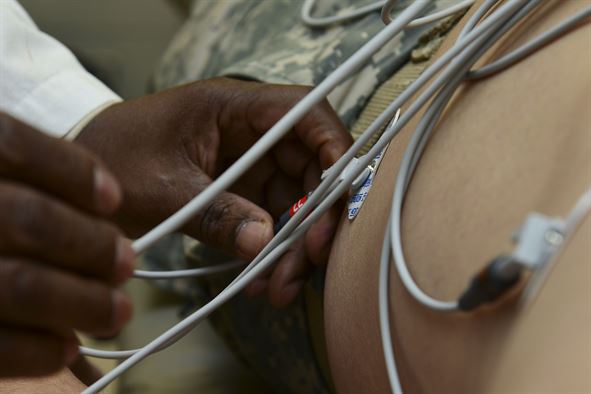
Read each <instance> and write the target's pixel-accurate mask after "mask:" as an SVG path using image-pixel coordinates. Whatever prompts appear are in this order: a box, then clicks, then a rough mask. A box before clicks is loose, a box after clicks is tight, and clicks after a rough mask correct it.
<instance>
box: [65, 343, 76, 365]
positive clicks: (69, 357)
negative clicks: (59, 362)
mask: <svg viewBox="0 0 591 394" xmlns="http://www.w3.org/2000/svg"><path fill="white" fill-rule="evenodd" d="M78 346H79V345H78V341H68V342H66V349H65V352H64V353H65V358H66V365H70V364H72V363H73V362H74V361H76V359H77V358H78V354H79V349H78Z"/></svg>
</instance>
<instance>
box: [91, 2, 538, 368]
mask: <svg viewBox="0 0 591 394" xmlns="http://www.w3.org/2000/svg"><path fill="white" fill-rule="evenodd" d="M524 1H527V0H512V1H511V2H510V3H509V4H507V5H505V6H503V7H501V8H500V9H499V14H500V15H504V14H505V13H507V12H511V11H512V10H513V9H514V8H515V7H516V6H517V5H518V4H520V3H523V2H524ZM492 19H494V18H491V20H487V21H485V22H483V23H482V24H481V25H479V26H478V27H477V28H476V29H475V30H474V31H473V32H471V34H468V35H467V36H466V38H465V40H464V41H463V42H462V43H459V44H458V45H455V46H454V47H453V48H451V49H450V50H449V51H448V52H446V53H445V54H444V56H442V58H441V59H439V60H438V61H436V62H435V63H434V64H432V65H431V66H430V67H429V68H428V69H427V70H426V71H425V72H424V73H423V74H422V75H421V76H420V77H419V78H418V79H417V80H415V81H414V82H413V83H412V84H411V86H410V87H409V89H407V91H405V92H403V94H401V95H400V96H399V97H398V98H397V99H396V100H395V101H394V103H392V104H391V105H390V106H389V107H388V108H387V110H386V111H384V113H382V114H381V115H380V116H379V117H378V118H377V119H376V120H375V121H374V122H373V123H372V125H370V127H369V128H368V130H366V132H364V134H363V135H362V136H361V137H360V138H359V139H358V140H357V141H356V142H355V144H354V145H353V146H352V147H351V149H350V150H349V151H348V152H347V153H346V154H345V155H344V156H343V157H342V158H341V159H340V160H339V161H338V162H337V163H335V165H334V166H333V167H337V168H335V170H336V171H335V172H334V173H332V174H330V175H329V176H327V178H326V179H325V181H323V182H327V183H328V184H330V183H332V182H334V180H335V179H336V177H337V176H338V173H339V172H340V171H342V169H343V168H344V166H345V163H346V161H347V160H349V159H350V157H347V155H349V156H351V157H352V156H354V155H355V154H356V152H357V151H358V150H359V149H361V148H362V147H363V146H364V145H365V143H366V142H367V140H369V139H370V138H371V135H372V134H371V133H373V132H376V131H377V130H378V129H379V128H380V126H381V124H383V123H384V122H385V121H386V120H387V117H388V116H392V114H393V112H395V110H396V108H395V107H396V106H398V105H402V104H403V103H404V102H405V101H406V100H408V99H409V98H410V97H411V96H412V95H413V94H414V92H415V91H416V90H418V88H420V87H421V86H423V85H424V84H425V83H426V82H427V81H428V80H429V79H430V78H431V77H432V76H433V75H434V74H436V73H437V71H438V70H439V69H440V68H441V67H443V66H444V65H445V63H446V62H447V61H449V60H450V59H452V58H453V57H454V56H455V55H456V54H457V53H459V51H460V50H462V49H463V48H464V47H465V46H467V45H468V44H470V43H471V42H472V41H474V40H475V39H477V38H478V37H479V34H481V33H482V32H484V31H486V30H487V29H488V28H490V27H491V26H495V24H496V23H498V21H493V20H492ZM443 82H444V80H443V79H442V78H441V77H439V78H438V80H437V81H436V82H435V83H434V84H433V86H431V87H430V88H429V89H427V91H426V92H424V93H423V95H422V96H421V97H420V98H419V99H418V100H417V102H415V103H413V105H411V107H410V108H409V111H408V112H409V113H407V114H405V116H403V117H402V118H401V119H400V120H399V123H400V125H399V124H396V125H394V126H395V127H393V128H392V129H391V130H386V131H385V132H384V134H383V135H382V136H381V138H380V139H379V140H378V143H376V145H374V147H372V150H370V152H369V153H368V154H367V155H366V159H367V162H366V163H363V164H362V166H364V165H367V164H368V163H369V161H370V160H371V157H372V156H375V155H376V154H377V152H379V151H380V150H381V149H382V148H383V146H385V144H387V143H388V142H389V140H390V139H392V138H393V137H394V136H395V135H396V134H397V133H398V131H399V130H400V129H401V127H402V126H403V125H404V124H405V123H406V122H408V120H410V118H411V117H412V116H410V115H409V114H410V113H412V114H414V113H415V112H416V111H417V110H418V109H420V107H421V106H422V105H423V104H424V103H425V102H426V101H427V100H428V97H429V95H431V94H433V93H434V92H435V91H436V90H437V88H438V87H439V86H441V85H442V83H443ZM419 102H420V104H419ZM339 164H340V165H341V168H338V167H339ZM361 169H362V167H360V171H361ZM357 175H358V174H351V177H352V179H349V180H348V181H349V182H350V181H352V180H353V179H354V176H357ZM331 177H332V179H331ZM320 189H321V187H319V188H317V189H316V191H315V193H313V195H312V196H311V198H310V201H311V202H312V200H313V199H314V194H316V193H317V192H320V191H321V190H320ZM344 190H346V189H344V188H343V189H341V191H340V193H342V192H343V191H344ZM335 196H336V198H338V196H337V195H335ZM328 200H330V199H327V200H326V201H323V203H321V204H320V206H323V205H324V209H326V208H327V207H328V206H329V205H327V204H325V203H326V202H327V201H328ZM333 201H336V200H333ZM310 206H313V203H310ZM320 206H319V208H320ZM305 208H309V207H308V204H306V205H305V206H304V207H302V209H301V210H300V211H298V213H297V214H296V215H295V216H294V217H293V218H292V220H290V221H289V222H288V224H287V225H286V226H285V227H284V230H287V229H288V227H289V226H290V225H292V226H293V225H297V224H295V223H296V219H298V217H297V216H298V215H299V214H300V213H301V214H305V212H304V211H305ZM301 216H303V215H300V218H301ZM311 217H312V215H311ZM292 221H293V222H294V223H293V224H292V223H291V222H292ZM282 231H283V230H282ZM279 235H280V234H278V236H279ZM276 238H277V237H276ZM274 241H275V238H274V239H273V240H272V241H271V242H274ZM268 246H270V245H268ZM261 254H262V252H261ZM257 259H258V260H259V261H260V255H259V256H257V258H256V259H255V261H253V262H252V263H251V265H249V267H248V268H247V269H249V268H251V267H252V266H253V265H255V263H256V262H257ZM265 268H266V267H265ZM257 272H258V270H257ZM241 275H242V274H241ZM222 293H223V292H222ZM222 293H220V295H219V296H221V294H222ZM213 301H217V300H216V299H214V300H213ZM164 343H166V342H162V343H160V345H163V344H164ZM82 350H83V351H84V352H85V353H86V354H88V355H91V353H92V352H93V351H94V350H93V349H84V348H83V349H82ZM122 352H125V351H119V352H112V353H115V354H117V355H114V357H116V358H117V357H120V355H121V353H122ZM107 353H109V352H102V354H103V355H102V357H108V356H106V355H105V354H107ZM126 354H129V353H126Z"/></svg>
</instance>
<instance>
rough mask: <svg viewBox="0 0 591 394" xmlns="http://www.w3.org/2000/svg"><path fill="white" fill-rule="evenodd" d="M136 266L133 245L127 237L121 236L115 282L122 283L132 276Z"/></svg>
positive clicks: (118, 241)
mask: <svg viewBox="0 0 591 394" xmlns="http://www.w3.org/2000/svg"><path fill="white" fill-rule="evenodd" d="M134 267H135V252H134V251H133V248H132V247H131V241H130V240H128V239H127V238H123V237H119V239H118V240H117V252H116V255H115V282H116V283H122V282H125V281H126V280H127V279H129V278H131V276H132V275H133V270H134Z"/></svg>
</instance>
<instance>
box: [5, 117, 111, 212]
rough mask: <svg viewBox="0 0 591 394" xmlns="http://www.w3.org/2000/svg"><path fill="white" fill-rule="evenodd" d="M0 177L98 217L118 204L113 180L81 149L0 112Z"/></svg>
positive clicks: (96, 161)
mask: <svg viewBox="0 0 591 394" xmlns="http://www.w3.org/2000/svg"><path fill="white" fill-rule="evenodd" d="M0 176H2V177H4V178H8V179H12V180H15V181H18V182H22V183H27V184H30V185H32V186H35V187H38V188H40V189H42V190H44V191H46V192H47V193H49V194H52V195H54V196H56V197H59V198H60V199H63V200H65V201H67V202H68V203H71V204H73V205H76V206H78V207H80V208H82V209H84V210H88V211H90V212H93V213H98V214H109V213H112V212H113V211H114V210H115V209H116V208H117V207H118V206H119V204H120V202H121V190H120V188H119V185H118V183H117V181H116V180H115V178H114V177H113V176H112V175H111V174H110V172H109V171H107V169H106V168H105V167H104V166H103V165H102V164H100V163H99V161H98V160H97V159H96V158H95V157H94V156H93V155H91V154H90V153H88V152H86V151H85V150H83V149H82V148H80V147H78V146H76V145H74V144H71V143H68V142H66V141H62V140H59V139H56V138H52V137H49V136H47V135H45V134H43V133H41V132H39V131H36V130H34V129H33V128H31V127H29V126H27V125H25V124H23V123H21V122H19V121H17V120H15V119H13V118H11V117H9V116H8V115H6V114H3V113H0Z"/></svg>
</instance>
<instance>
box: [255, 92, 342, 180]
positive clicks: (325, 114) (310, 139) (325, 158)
mask: <svg viewBox="0 0 591 394" xmlns="http://www.w3.org/2000/svg"><path fill="white" fill-rule="evenodd" d="M310 90H311V89H310V88H309V87H304V86H291V87H289V88H286V87H285V86H281V85H259V86H258V92H257V95H256V96H255V97H254V98H253V99H251V101H250V102H249V106H248V113H247V115H246V116H247V121H248V124H250V125H252V126H253V127H255V128H256V129H257V131H259V132H260V133H264V132H266V131H267V130H268V129H270V128H271V127H272V126H273V125H274V124H275V123H276V122H277V121H278V120H279V119H281V117H282V116H283V115H284V114H285V113H286V112H288V111H289V110H290V109H291V108H292V107H293V106H294V105H296V104H297V103H298V102H299V101H300V100H301V99H302V98H304V97H305V96H306V95H307V94H308V93H309V92H310ZM294 131H295V133H296V135H297V136H298V137H299V139H300V140H301V141H302V142H303V143H304V145H305V146H306V147H307V148H308V149H310V150H311V151H312V152H313V153H314V155H315V156H317V157H318V158H319V160H320V164H321V166H322V168H324V169H326V168H328V167H329V166H330V165H332V164H333V163H334V162H335V161H336V160H338V159H339V157H341V156H342V155H343V153H345V152H346V150H347V149H348V148H349V147H350V146H351V144H352V143H353V139H352V137H351V135H350V134H349V132H348V131H347V129H346V127H345V125H344V124H343V123H342V122H341V120H340V119H339V117H338V115H337V114H336V112H335V111H334V109H333V108H332V107H331V106H330V104H329V103H328V101H326V100H323V101H322V102H320V103H319V104H317V105H315V106H314V107H313V108H312V109H311V110H310V112H308V114H307V115H306V116H304V117H303V118H302V119H301V120H300V121H299V122H298V123H297V124H296V125H295V126H294Z"/></svg>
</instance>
